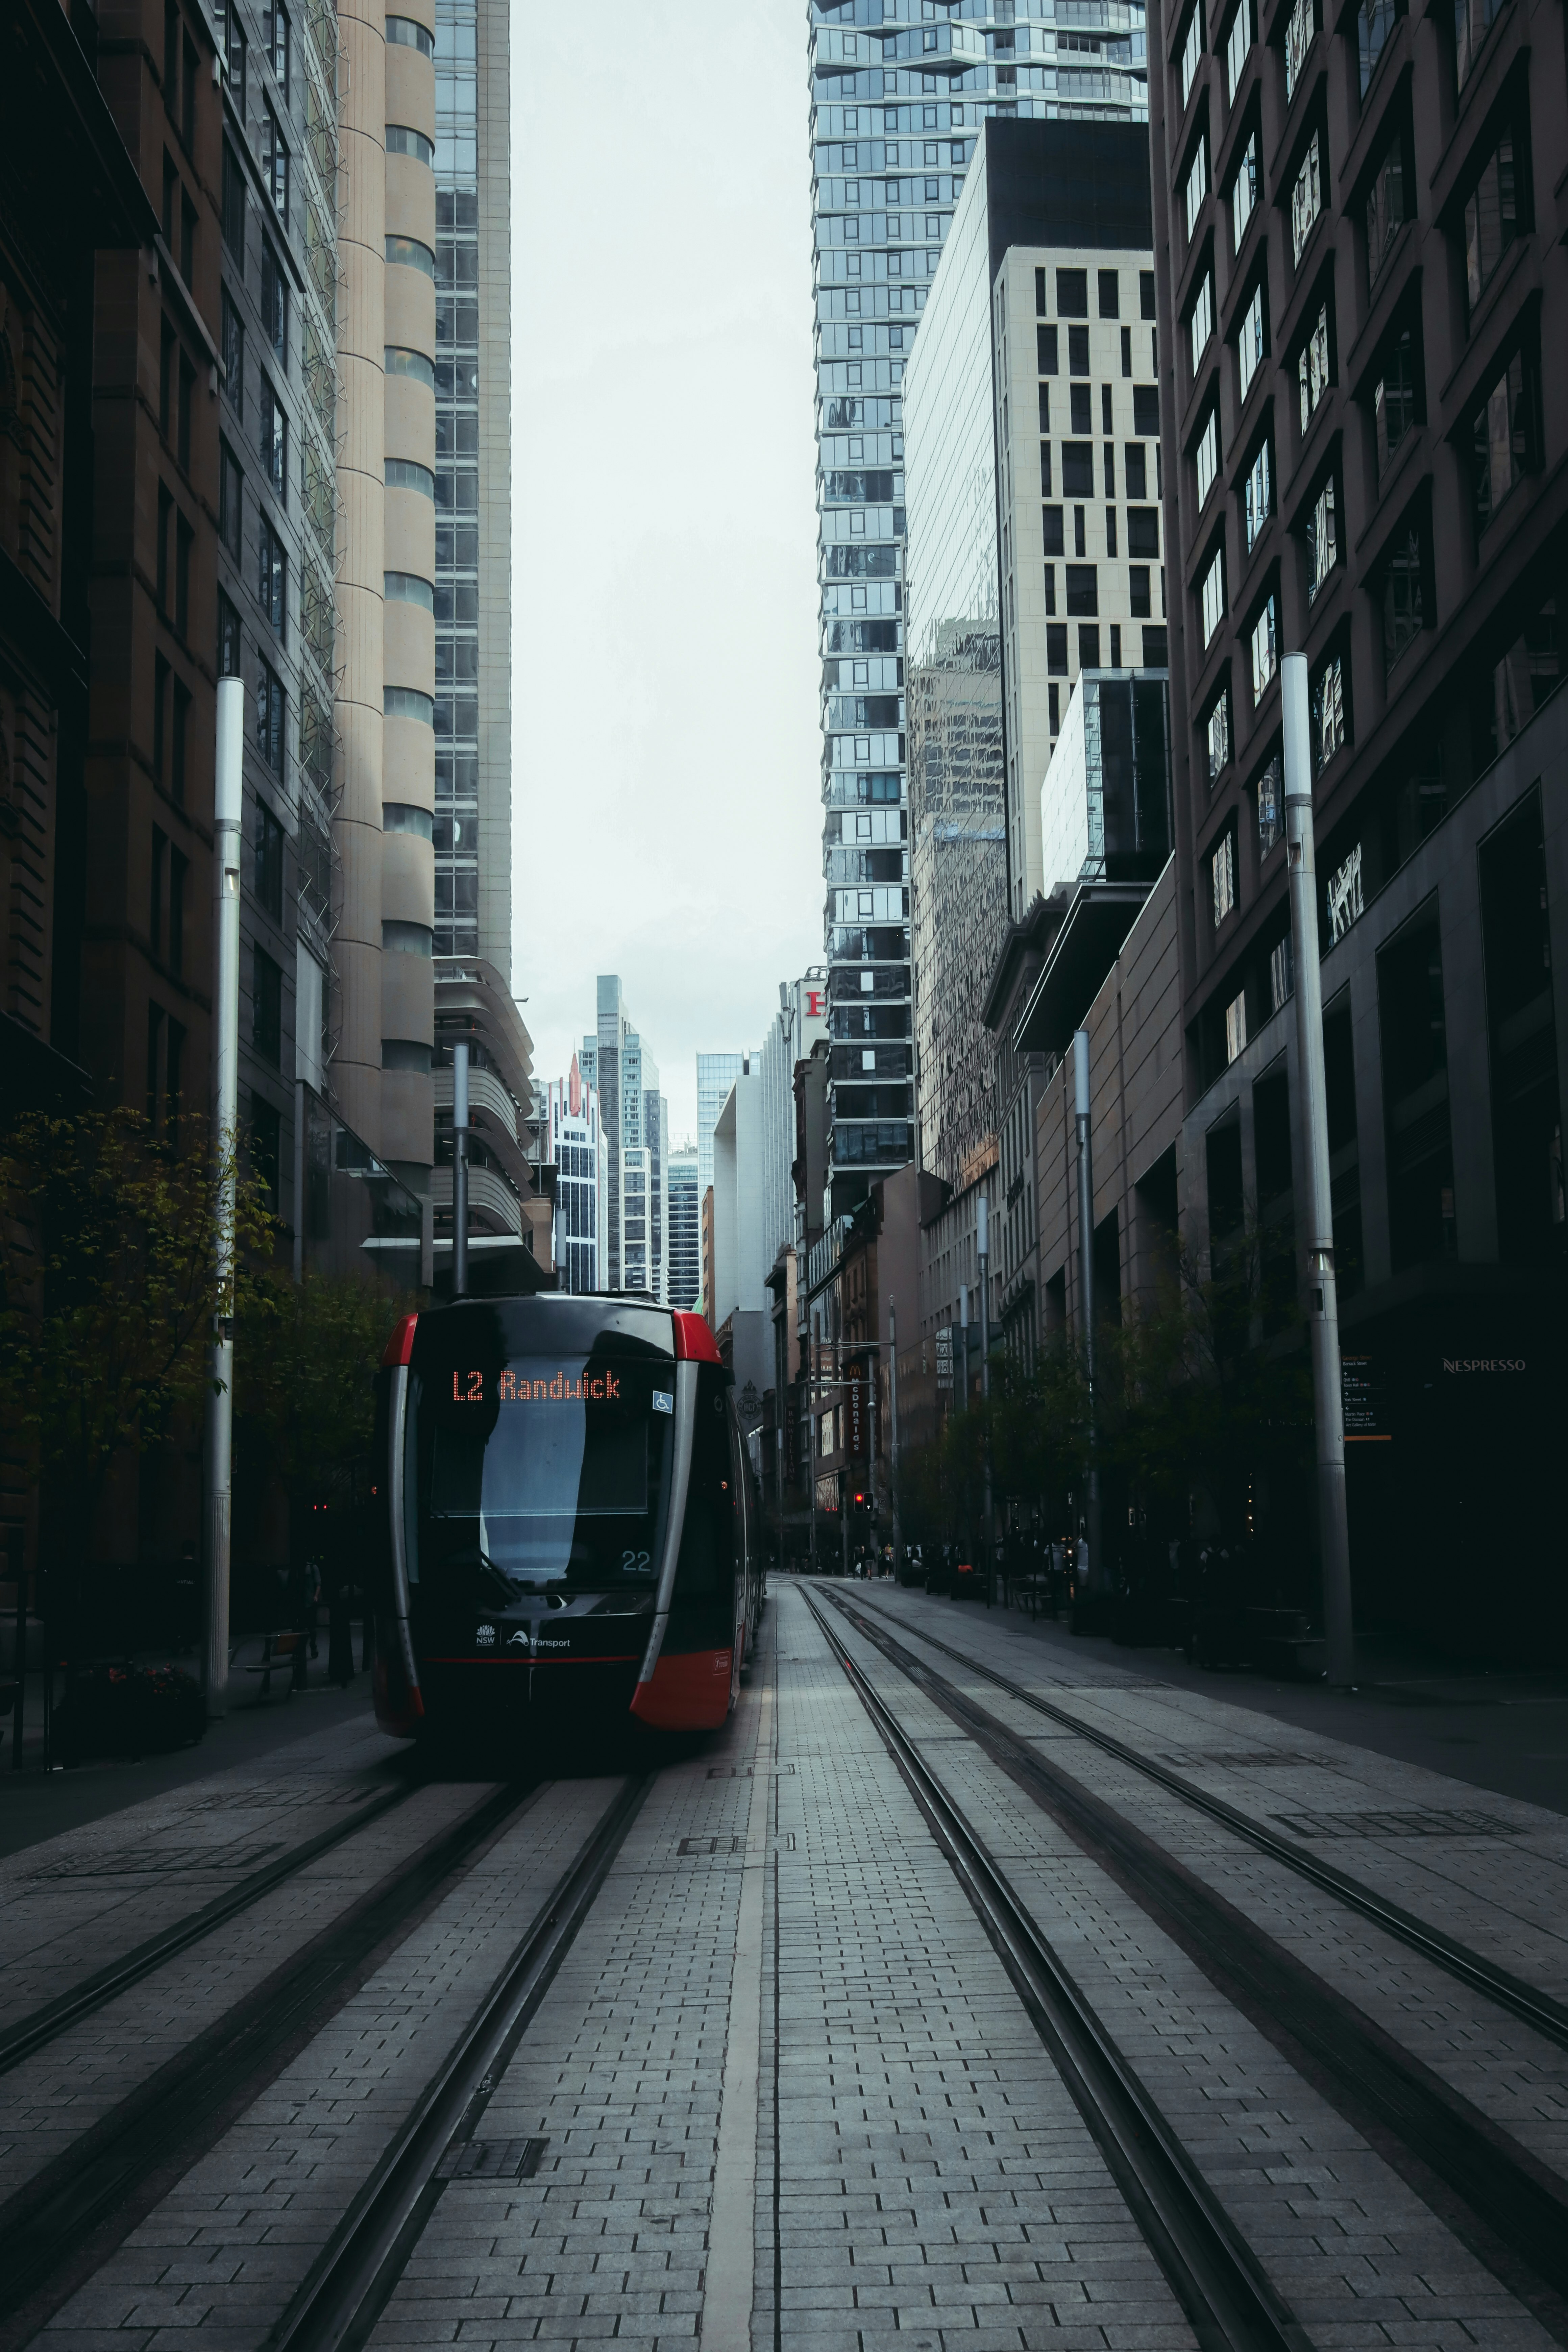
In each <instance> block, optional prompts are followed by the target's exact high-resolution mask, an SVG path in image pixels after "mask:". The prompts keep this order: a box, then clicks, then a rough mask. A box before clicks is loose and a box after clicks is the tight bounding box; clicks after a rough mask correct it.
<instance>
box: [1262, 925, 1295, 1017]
mask: <svg viewBox="0 0 1568 2352" xmlns="http://www.w3.org/2000/svg"><path fill="white" fill-rule="evenodd" d="M1295 987H1296V975H1295V972H1294V971H1293V969H1292V967H1291V960H1290V940H1289V935H1287V936H1286V937H1285V938H1284V939H1282V940H1276V942H1275V944H1274V946H1273V947H1272V948H1271V949H1270V950H1269V951H1268V1003H1269V1007H1270V1010H1271V1011H1272V1012H1274V1013H1278V1012H1279V1011H1280V1010H1281V1009H1282V1008H1283V1007H1284V1006H1285V1005H1287V1004H1289V1002H1290V999H1291V996H1292V995H1293V993H1294V992H1295Z"/></svg>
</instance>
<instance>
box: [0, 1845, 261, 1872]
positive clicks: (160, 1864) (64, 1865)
mask: <svg viewBox="0 0 1568 2352" xmlns="http://www.w3.org/2000/svg"><path fill="white" fill-rule="evenodd" d="M282 1851H283V1841H282V1839H281V1838H273V1839H271V1840H270V1841H269V1842H268V1843H267V1844H266V1845H166V1846H155V1845H150V1846H142V1847H136V1846H125V1847H121V1848H120V1849H117V1851H116V1852H114V1853H82V1854H68V1855H67V1856H66V1857H65V1859H64V1860H63V1861H61V1862H50V1863H46V1864H44V1865H43V1867H42V1868H41V1869H38V1870H29V1871H26V1872H24V1873H23V1875H24V1876H25V1877H27V1878H30V1879H33V1880H35V1881H42V1880H46V1879H59V1878H142V1877H179V1876H181V1875H183V1874H184V1873H185V1872H187V1871H217V1872H222V1873H223V1874H225V1875H226V1876H229V1875H232V1876H235V1877H242V1876H243V1875H244V1874H245V1873H246V1872H247V1871H251V1870H255V1869H256V1868H257V1866H258V1864H261V1863H263V1862H265V1861H266V1860H267V1857H268V1854H271V1853H282Z"/></svg>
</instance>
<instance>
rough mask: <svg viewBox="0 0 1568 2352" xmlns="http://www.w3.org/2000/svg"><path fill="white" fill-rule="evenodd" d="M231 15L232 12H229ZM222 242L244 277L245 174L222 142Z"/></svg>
mask: <svg viewBox="0 0 1568 2352" xmlns="http://www.w3.org/2000/svg"><path fill="white" fill-rule="evenodd" d="M231 14H232V11H231ZM223 241H224V243H225V245H226V246H227V247H228V249H229V253H230V255H231V256H232V257H233V260H234V265H235V268H236V270H237V272H238V274H239V276H240V277H241V278H243V277H244V276H245V173H244V171H243V169H242V168H241V165H240V161H239V158H238V156H237V154H236V153H235V152H234V150H233V148H232V147H231V146H230V145H229V143H228V141H227V140H225V141H224V142H223Z"/></svg>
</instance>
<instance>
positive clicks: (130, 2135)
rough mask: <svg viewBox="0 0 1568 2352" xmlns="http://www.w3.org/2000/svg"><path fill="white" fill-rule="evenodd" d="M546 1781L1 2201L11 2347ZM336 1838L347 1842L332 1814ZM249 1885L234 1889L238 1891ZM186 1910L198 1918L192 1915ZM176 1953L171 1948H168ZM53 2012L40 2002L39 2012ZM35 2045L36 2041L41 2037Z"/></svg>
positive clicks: (459, 1832) (508, 1792) (328, 1930)
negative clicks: (41, 2009)
mask: <svg viewBox="0 0 1568 2352" xmlns="http://www.w3.org/2000/svg"><path fill="white" fill-rule="evenodd" d="M548 1786H549V1783H548V1782H547V1781H545V1780H542V1779H538V1780H531V1781H527V1782H522V1781H511V1782H507V1783H503V1784H502V1785H501V1786H500V1787H499V1788H494V1789H492V1790H490V1791H489V1794H488V1795H486V1796H485V1797H483V1798H481V1799H480V1800H479V1802H478V1803H477V1804H474V1805H471V1806H470V1807H468V1810H467V1811H465V1812H464V1813H463V1814H462V1815H461V1816H460V1817H459V1818H458V1820H457V1821H456V1822H453V1823H451V1824H450V1825H449V1826H447V1828H446V1829H444V1830H442V1831H440V1832H437V1834H435V1835H434V1836H432V1837H430V1838H428V1839H426V1841H425V1843H423V1844H422V1845H421V1846H419V1847H418V1849H417V1850H416V1852H415V1853H411V1854H409V1855H408V1856H406V1857H405V1860H404V1861H403V1862H401V1863H400V1864H398V1865H397V1866H396V1867H395V1868H394V1869H393V1870H392V1871H390V1872H388V1873H387V1874H385V1875H384V1877H382V1878H381V1879H380V1880H379V1881H378V1882H377V1883H376V1884H375V1885H373V1886H371V1887H369V1888H367V1889H366V1891H365V1892H364V1894H363V1895H361V1896H360V1897H359V1898H358V1899H357V1900H356V1901H354V1902H353V1903H352V1904H351V1905H350V1906H348V1907H347V1909H346V1910H345V1911H343V1912H342V1914H341V1915H340V1916H338V1917H337V1918H336V1919H334V1920H332V1921H331V1922H330V1923H329V1924H328V1925H327V1926H325V1927H322V1928H321V1930H320V1932H319V1933H318V1934H316V1935H315V1936H312V1937H310V1939H309V1940H308V1941H307V1942H306V1943H304V1944H303V1945H302V1946H300V1948H299V1949H298V1950H297V1951H295V1952H293V1953H291V1954H290V1955H289V1958H287V1959H285V1960H283V1961H282V1962H280V1963H279V1966H278V1967H277V1968H276V1969H273V1970H272V1971H271V1973H270V1974H269V1975H268V1977H266V1978H265V1979H263V1981H262V1982H261V1983H260V1984H258V1985H257V1986H255V1987H254V1988H253V1989H252V1990H250V1991H249V1992H248V1993H247V1994H246V1995H244V1996H243V1997H242V1998H241V1999H240V2000H238V2001H237V2002H236V2003H234V2004H233V2005H232V2006H231V2007H230V2008H229V2009H227V2010H226V2011H225V2012H224V2013H223V2014H222V2015H221V2016H220V2017H218V2018H216V2020H215V2021H213V2023H212V2024H211V2025H210V2026H208V2027H207V2028H205V2030H204V2031H203V2032H200V2033H198V2034H196V2035H195V2037H194V2039H193V2040H192V2041H191V2042H188V2043H187V2044H186V2045H185V2046H184V2048H183V2049H181V2050H179V2051H177V2052H176V2053H174V2056H172V2057H171V2058H169V2059H168V2060H167V2061H166V2062H165V2063H163V2065H162V2066H160V2067H159V2068H158V2069H157V2070H156V2071H155V2072H154V2073H153V2074H150V2075H149V2076H148V2077H147V2078H146V2079H145V2080H144V2081H143V2082H142V2083H140V2084H138V2085H137V2086H136V2088H135V2089H134V2090H133V2091H132V2092H130V2093H129V2094H128V2095H126V2096H125V2097H124V2098H123V2099H121V2100H120V2101H118V2102H117V2103H116V2105H114V2106H112V2107H111V2108H110V2109H109V2111H108V2112H107V2113H106V2114H104V2115H102V2116H100V2117H99V2118H98V2120H97V2121H96V2122H95V2123H93V2124H91V2125H90V2126H88V2128H87V2129H86V2130H85V2131H83V2132H82V2133H81V2134H80V2135H79V2137H77V2138H75V2139H73V2140H72V2142H71V2143H70V2145H69V2146H68V2147H65V2148H63V2149H61V2150H60V2151H59V2153H58V2155H57V2156H56V2157H54V2158H52V2159H51V2160H50V2161H49V2162H48V2163H47V2164H45V2165H44V2166H43V2167H41V2168H40V2169H39V2170H38V2171H37V2173H36V2174H35V2175H34V2176H33V2178H32V2179H29V2180H27V2181H25V2182H24V2183H23V2184H22V2185H21V2186H20V2187H19V2188H17V2189H15V2190H14V2191H13V2192H12V2194H11V2195H10V2196H9V2197H7V2198H6V2199H5V2201H4V2203H0V2352H13V2347H18V2346H20V2345H22V2344H25V2343H26V2342H27V2341H28V2340H29V2338H30V2337H31V2336H33V2335H34V2334H35V2333H36V2332H37V2329H38V2328H40V2327H41V2326H43V2325H44V2324H45V2322H46V2321H47V2318H48V2317H49V2315H51V2314H52V2312H53V2311H55V2310H57V2309H58V2307H59V2305H60V2304H61V2303H62V2302H63V2301H64V2300H65V2299H66V2297H67V2296H68V2294H70V2293H71V2292H72V2291H73V2289H74V2288H75V2287H76V2286H77V2285H78V2284H79V2283H80V2282H81V2280H82V2279H83V2278H85V2277H87V2276H88V2275H89V2274H90V2273H91V2272H92V2271H93V2270H94V2269H96V2267H97V2266H98V2264H99V2263H100V2262H102V2261H103V2260H105V2259H106V2258H107V2256H108V2254H109V2253H110V2252H111V2251H112V2248H113V2247H114V2246H115V2245H116V2244H118V2243H119V2242H121V2240H122V2239H123V2238H124V2236H125V2235H126V2234H127V2232H128V2231H130V2230H131V2229H132V2228H133V2227H134V2226H135V2224H136V2222H137V2221H140V2220H141V2219H142V2216H143V2215H144V2214H145V2213H146V2212H148V2211H150V2210H152V2208H153V2205H154V2204H155V2203H156V2202H157V2200H158V2198H159V2197H160V2196H161V2195H162V2194H163V2192H164V2191H165V2189H167V2188H168V2187H169V2186H171V2185H172V2183H173V2181H174V2179H178V2178H179V2177H180V2176H181V2175H183V2174H184V2172H185V2171H186V2170H188V2169H189V2168H190V2166H191V2165H192V2164H194V2163H195V2162H196V2161H197V2159H198V2158H200V2157H201V2156H203V2155H204V2154H205V2152H206V2150H207V2149H208V2148H209V2147H212V2146H213V2145H214V2144H215V2142H216V2140H217V2139H218V2138H219V2137H220V2136H221V2135H222V2133H223V2132H224V2131H225V2130H226V2128H227V2126H228V2125H229V2123H230V2122H231V2121H232V2120H233V2119H234V2117H235V2116H237V2114H238V2113H241V2112H243V2110H244V2108H245V2106H246V2105H248V2104H249V2103H250V2102H251V2101H252V2100H253V2099H254V2098H256V2097H257V2096H258V2095H259V2094H260V2092H261V2091H262V2090H263V2089H265V2088H266V2086H267V2085H268V2084H269V2083H270V2082H272V2081H273V2080H275V2079H276V2076H277V2074H278V2073H279V2070H280V2069H281V2067H282V2066H284V2065H285V2064H287V2063H288V2062H289V2059H290V2057H291V2056H292V2055H293V2054H294V2053H295V2052H296V2051H298V2050H299V2049H300V2048H301V2047H303V2046H304V2045H305V2043H306V2042H309V2040H310V2037H311V2036H312V2035H313V2034H314V2033H315V2032H318V2031H320V2029H321V2026H322V2025H324V2024H325V2023H326V2022H327V2021H329V2020H330V2019H331V2017H332V2016H333V2015H334V2014H335V2013H336V2012H337V2011H339V2010H341V2009H342V2005H343V2003H344V2002H345V2001H346V2000H349V1999H351V1998H352V1997H353V1994H354V1992H355V1991H356V1990H358V1988H359V1987H360V1985H361V1984H363V1982H364V1981H365V1980H366V1979H367V1978H368V1977H369V1976H370V1974H371V1973H372V1971H373V1970H374V1968H375V1967H377V1966H378V1965H379V1964H380V1962H381V1960H382V1958H384V1956H385V1954H386V1953H387V1952H388V1951H389V1950H390V1949H392V1948H395V1945H396V1943H398V1942H399V1941H401V1940H402V1939H403V1938H404V1937H406V1936H407V1935H408V1934H409V1933H410V1932H411V1931H412V1930H413V1928H414V1927H416V1925H417V1923H418V1921H419V1920H420V1919H421V1918H422V1917H423V1916H425V1915H426V1913H427V1912H428V1911H429V1910H430V1909H431V1908H432V1907H433V1906H434V1905H435V1903H436V1902H437V1900H438V1899H439V1898H440V1897H441V1896H442V1895H444V1894H445V1893H447V1891H448V1890H449V1888H450V1886H451V1885H453V1884H454V1883H455V1881H456V1879H457V1877H458V1874H459V1873H460V1872H461V1871H462V1870H463V1869H464V1868H465V1867H468V1866H469V1865H471V1864H472V1863H473V1862H474V1861H475V1860H476V1859H477V1858H478V1857H479V1853H481V1852H482V1851H483V1850H484V1849H485V1848H486V1847H488V1846H489V1844H491V1843H493V1842H494V1840H495V1839H496V1838H497V1837H499V1836H500V1834H501V1833H502V1832H504V1831H505V1830H506V1829H508V1828H509V1827H510V1825H511V1824H512V1823H513V1822H515V1821H516V1820H517V1819H518V1818H519V1817H520V1816H521V1813H522V1812H523V1811H525V1810H526V1809H527V1808H528V1807H529V1806H530V1805H531V1803H532V1802H534V1801H536V1800H537V1798H538V1797H539V1796H540V1794H541V1792H542V1790H543V1789H545V1788H546V1787H548ZM393 1802H394V1803H395V1800H394V1801H393ZM391 1809H392V1807H391V1805H389V1806H388V1807H387V1808H378V1812H377V1816H376V1817H377V1818H384V1813H385V1811H388V1810H391ZM363 1821H364V1817H363V1815H362V1816H361V1817H360V1818H359V1820H358V1821H356V1822H354V1823H353V1824H351V1825H348V1826H347V1827H346V1828H345V1830H344V1832H343V1833H344V1834H350V1833H352V1830H353V1828H356V1827H362V1826H363ZM328 1843H329V1844H336V1843H340V1838H339V1835H338V1832H337V1827H336V1825H334V1828H333V1831H332V1832H331V1833H329V1838H328ZM315 1845H317V1842H316V1841H308V1842H307V1846H315ZM317 1850H318V1851H325V1850H326V1848H325V1847H321V1846H317ZM305 1852H306V1849H305V1848H300V1849H296V1850H295V1855H294V1857H293V1867H295V1868H298V1867H300V1857H301V1856H302V1855H304V1854H305ZM288 1861H289V1857H287V1856H285V1857H280V1859H279V1864H278V1865H277V1868H278V1871H279V1873H280V1874H281V1876H282V1877H286V1876H287V1875H289V1872H288V1871H286V1870H284V1869H283V1864H284V1863H286V1862H288ZM257 1875H258V1876H261V1875H265V1874H257ZM274 1883H279V1880H274ZM247 1884H248V1882H247ZM242 1891H243V1890H242V1889H239V1888H237V1889H233V1890H230V1892H231V1894H232V1895H239V1894H240V1893H241V1892H242ZM262 1891H265V1890H264V1889H258V1890H255V1891H254V1892H253V1893H252V1894H251V1895H250V1896H249V1898H248V1899H249V1900H255V1899H256V1893H258V1892H262ZM219 1899H220V1902H222V1901H224V1900H225V1898H219ZM211 1907H212V1906H209V1909H210V1908H211ZM244 1907H245V1905H244V1903H235V1904H233V1905H232V1906H230V1907H229V1908H228V1909H226V1911H225V1912H224V1914H223V1916H224V1917H230V1916H234V1912H235V1911H236V1910H239V1909H243V1908H244ZM198 1916H201V1915H198ZM187 1924H190V1925H192V1926H193V1927H194V1922H193V1923H187ZM217 1924H220V1923H219V1922H218V1921H215V1920H213V1919H211V1918H210V1917H209V1918H208V1919H207V1921H206V1926H205V1927H204V1928H203V1929H201V1930H200V1931H199V1932H201V1933H206V1932H210V1929H211V1928H212V1927H214V1926H215V1925H217ZM171 1932H173V1931H171ZM157 1941H158V1939H153V1942H154V1943H155V1942H157ZM193 1941H195V1933H194V1932H193V1934H191V1935H187V1936H184V1937H181V1938H180V1940H179V1942H178V1943H177V1945H176V1946H175V1947H174V1948H176V1949H184V1948H186V1947H187V1946H188V1945H189V1944H190V1943H191V1942H193ZM142 1949H143V1950H146V1949H147V1948H142ZM127 1957H128V1958H133V1957H134V1956H127ZM169 1957H171V1954H170V1953H169V1952H167V1951H165V1952H163V1954H162V1955H161V1958H163V1959H166V1958H169ZM159 1964H160V1961H159V1959H149V1960H148V1961H147V1963H146V1965H145V1966H144V1967H142V1968H139V1969H138V1970H137V1978H136V1979H131V1981H135V1980H137V1979H139V1978H140V1977H143V1976H145V1975H147V1974H148V1973H149V1972H150V1971H151V1969H153V1968H154V1967H156V1966H157V1965H159ZM79 1990H85V1989H79ZM112 1997H113V1996H112V1994H111V1993H110V1992H108V1991H105V1992H104V1993H103V1995H102V1999H103V2000H108V1999H110V1998H112ZM94 2005H95V2006H97V2005H101V2004H100V2003H95V2004H94ZM82 2013H84V2014H85V2013H87V2012H86V2011H83V2012H82ZM47 2014H48V2013H47V2012H36V2013H35V2016H36V2018H37V2020H38V2021H40V2022H41V2021H44V2020H45V2019H47ZM26 2022H28V2021H24V2023H26ZM67 2022H69V2021H61V2022H60V2023H59V2024H58V2026H57V2027H56V2029H55V2030H56V2031H57V2032H64V2031H65V2030H66V2023H67ZM48 2038H50V2036H49V2035H47V2034H46V2035H45V2036H44V2037H43V2039H44V2040H46V2041H47V2039H48ZM33 2046H34V2047H35V2048H36V2047H38V2046H41V2044H40V2043H39V2042H35V2043H34V2044H33Z"/></svg>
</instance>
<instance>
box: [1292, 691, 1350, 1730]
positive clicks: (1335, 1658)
mask: <svg viewBox="0 0 1568 2352" xmlns="http://www.w3.org/2000/svg"><path fill="white" fill-rule="evenodd" d="M1281 667H1282V671H1283V677H1282V678H1281V681H1280V684H1281V691H1282V696H1283V702H1284V719H1285V840H1286V853H1285V854H1286V857H1287V859H1288V861H1289V877H1290V951H1291V957H1292V961H1293V963H1294V967H1295V971H1294V987H1295V996H1296V1058H1297V1063H1298V1066H1299V1068H1300V1090H1301V1129H1302V1134H1303V1138H1304V1139H1305V1144H1306V1150H1305V1154H1304V1157H1305V1160H1306V1176H1307V1197H1306V1202H1305V1204H1304V1205H1305V1211H1306V1218H1305V1222H1306V1228H1307V1235H1306V1247H1307V1332H1308V1338H1309V1339H1310V1345H1311V1353H1312V1408H1313V1420H1314V1422H1315V1423H1316V1427H1317V1438H1318V1541H1319V1546H1320V1548H1321V1553H1322V1563H1323V1617H1324V1622H1325V1624H1326V1626H1327V1630H1328V1636H1329V1680H1330V1682H1331V1683H1334V1684H1338V1685H1349V1684H1352V1683H1353V1682H1354V1681H1355V1633H1354V1628H1353V1624H1352V1616H1351V1548H1350V1522H1349V1517H1348V1514H1347V1510H1346V1505H1345V1406H1344V1391H1343V1389H1342V1386H1341V1373H1340V1314H1339V1297H1338V1290H1337V1286H1336V1283H1335V1278H1334V1216H1333V1202H1332V1194H1331V1187H1330V1180H1329V1091H1328V1081H1327V1078H1326V1076H1325V1074H1324V1069H1323V982H1322V974H1321V971H1320V969H1319V964H1318V890H1317V863H1316V859H1315V857H1314V855H1313V842H1312V735H1311V726H1310V717H1309V705H1308V698H1307V656H1306V655H1305V654H1287V655H1286V656H1285V659H1284V662H1283V664H1282V665H1281Z"/></svg>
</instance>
